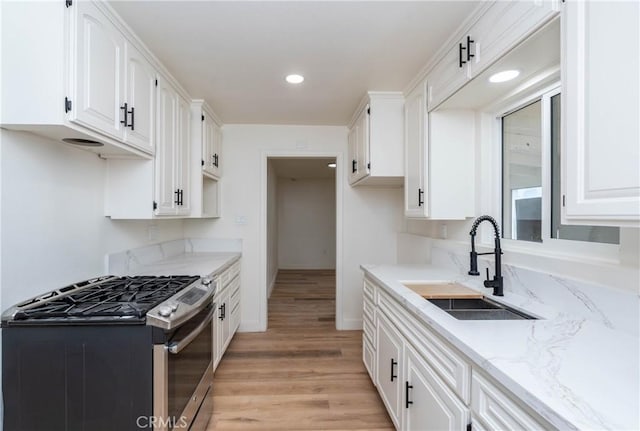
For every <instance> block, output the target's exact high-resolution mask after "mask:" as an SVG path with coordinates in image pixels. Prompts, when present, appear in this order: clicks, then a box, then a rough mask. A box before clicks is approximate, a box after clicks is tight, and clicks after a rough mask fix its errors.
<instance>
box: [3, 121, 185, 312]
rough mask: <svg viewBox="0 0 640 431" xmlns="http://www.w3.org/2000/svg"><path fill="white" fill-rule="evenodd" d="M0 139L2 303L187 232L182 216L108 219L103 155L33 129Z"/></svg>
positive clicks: (84, 274) (86, 275)
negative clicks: (111, 256) (152, 231)
mask: <svg viewBox="0 0 640 431" xmlns="http://www.w3.org/2000/svg"><path fill="white" fill-rule="evenodd" d="M0 137H1V141H0V142H1V143H0V154H1V177H2V178H1V184H2V189H1V192H2V218H1V227H0V228H1V231H2V244H1V249H2V251H1V253H2V268H1V270H2V271H1V279H0V283H1V284H0V286H1V287H0V297H1V304H2V307H3V309H4V308H7V307H9V306H11V305H13V304H15V303H16V302H19V301H21V300H24V299H27V298H30V297H32V296H34V295H36V294H39V293H43V292H46V291H49V290H51V289H54V288H58V287H63V286H65V285H67V284H69V283H73V282H76V281H81V280H84V279H87V278H90V277H94V276H96V275H102V274H104V269H105V268H104V260H105V255H106V254H107V253H110V252H115V251H120V250H124V249H128V248H132V247H137V246H140V245H144V244H147V243H150V242H158V241H164V240H170V239H176V238H182V237H183V227H182V221H181V220H172V221H157V222H146V221H135V222H134V221H117V222H115V221H111V220H110V219H108V218H106V217H104V215H103V203H104V182H105V161H104V160H102V159H100V158H98V156H97V155H96V154H93V153H90V152H87V151H83V150H80V149H76V148H72V147H70V146H68V145H66V144H62V143H59V142H55V141H52V140H49V139H45V138H41V137H39V136H36V135H32V134H29V133H23V132H14V131H8V130H4V129H3V130H1V135H0ZM149 225H155V226H156V227H157V230H158V238H157V240H155V241H149V238H148V232H147V228H148V226H149Z"/></svg>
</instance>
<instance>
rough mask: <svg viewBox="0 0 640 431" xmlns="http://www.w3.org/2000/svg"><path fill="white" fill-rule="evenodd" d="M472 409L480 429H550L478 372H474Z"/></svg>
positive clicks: (472, 379)
mask: <svg viewBox="0 0 640 431" xmlns="http://www.w3.org/2000/svg"><path fill="white" fill-rule="evenodd" d="M471 408H472V409H473V413H474V417H477V418H478V422H480V425H481V426H480V427H478V429H489V430H516V429H522V430H546V429H549V427H548V426H547V425H543V424H542V423H540V422H539V421H537V420H536V419H534V418H533V416H532V415H530V414H529V413H528V412H527V411H525V409H524V408H523V407H521V406H520V405H519V404H518V403H517V401H515V400H514V399H513V398H512V397H510V396H509V395H507V394H506V392H504V391H503V390H502V389H500V388H499V387H498V386H497V385H495V384H493V383H492V382H490V381H489V379H487V378H486V377H484V376H483V375H482V374H481V373H480V372H479V371H477V370H474V371H473V372H472V378H471Z"/></svg>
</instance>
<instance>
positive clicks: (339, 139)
mask: <svg viewBox="0 0 640 431" xmlns="http://www.w3.org/2000/svg"><path fill="white" fill-rule="evenodd" d="M223 131H224V144H223V150H222V152H223V156H224V157H223V158H222V160H224V161H225V166H224V178H223V181H224V182H223V192H222V217H221V218H220V219H219V220H213V221H208V220H186V221H185V235H186V236H193V237H233V238H241V239H242V240H243V242H242V243H243V252H242V253H243V255H242V323H241V327H240V329H241V330H243V331H261V330H264V329H265V328H266V305H267V304H266V297H267V295H266V284H267V274H266V269H265V271H264V273H261V272H260V271H261V270H262V269H261V268H266V266H267V264H266V257H265V261H264V262H263V261H262V260H261V259H262V258H263V257H262V255H263V254H265V253H264V251H265V250H266V244H264V243H261V238H262V236H263V235H264V238H266V237H267V233H266V232H264V233H263V232H261V229H262V227H261V226H262V225H263V223H262V220H261V218H262V217H266V215H265V214H261V209H260V205H261V201H262V199H263V198H264V199H265V201H266V197H265V196H262V193H263V189H264V190H265V192H266V187H263V186H264V183H263V181H264V179H265V178H266V176H267V173H266V170H265V171H263V167H262V163H263V161H264V159H266V157H267V155H268V154H271V155H273V154H275V153H280V152H281V153H287V154H292V155H295V156H296V157H297V156H301V157H302V156H305V155H306V156H308V155H310V154H314V153H315V154H318V153H327V152H332V153H336V154H340V155H342V158H343V160H346V157H347V154H346V152H347V129H346V128H345V127H336V126H276V125H226V126H224V129H223ZM325 156H326V154H325ZM265 166H266V163H265ZM346 168H347V167H346V166H339V167H338V168H337V175H341V176H342V178H343V186H342V190H341V191H342V198H341V199H342V204H343V219H342V233H343V238H342V239H343V244H344V245H343V248H342V250H337V251H336V254H337V256H340V255H341V256H342V258H341V259H340V260H339V261H338V262H337V265H338V268H337V272H338V273H340V267H341V268H342V275H341V280H339V282H341V284H342V292H340V295H341V296H340V298H338V300H339V302H341V303H342V313H341V315H338V316H336V319H337V325H338V327H339V328H340V329H349V328H359V327H361V326H362V271H361V270H360V268H359V265H360V264H361V263H393V262H395V260H396V232H397V231H398V230H400V227H401V224H402V189H392V190H385V189H366V188H352V187H350V186H349V185H348V183H347V181H346V178H347V170H346ZM337 195H338V194H337ZM265 213H266V210H265ZM245 221H246V224H242V223H243V222H245ZM265 226H266V224H265ZM338 232H340V229H339V228H338Z"/></svg>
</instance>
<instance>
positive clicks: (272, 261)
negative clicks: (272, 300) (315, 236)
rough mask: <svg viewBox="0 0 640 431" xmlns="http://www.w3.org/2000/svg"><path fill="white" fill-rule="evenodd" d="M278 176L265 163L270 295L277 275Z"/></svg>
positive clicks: (270, 165) (271, 165)
mask: <svg viewBox="0 0 640 431" xmlns="http://www.w3.org/2000/svg"><path fill="white" fill-rule="evenodd" d="M277 198H278V177H277V176H276V172H275V170H274V169H273V164H272V163H271V161H268V165H267V246H268V247H269V250H268V252H267V282H268V283H269V286H268V294H267V296H269V297H270V296H271V292H272V291H273V286H274V284H275V282H276V276H277V275H278V266H279V264H278V199H277Z"/></svg>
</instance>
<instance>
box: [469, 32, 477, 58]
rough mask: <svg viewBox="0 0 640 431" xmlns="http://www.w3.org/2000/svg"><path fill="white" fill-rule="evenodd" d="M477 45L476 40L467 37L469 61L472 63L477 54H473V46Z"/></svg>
mask: <svg viewBox="0 0 640 431" xmlns="http://www.w3.org/2000/svg"><path fill="white" fill-rule="evenodd" d="M472 43H476V41H475V40H473V39H471V36H467V61H471V59H472V58H473V57H475V54H471V44H472Z"/></svg>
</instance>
